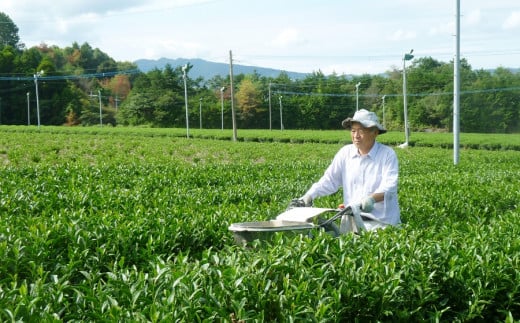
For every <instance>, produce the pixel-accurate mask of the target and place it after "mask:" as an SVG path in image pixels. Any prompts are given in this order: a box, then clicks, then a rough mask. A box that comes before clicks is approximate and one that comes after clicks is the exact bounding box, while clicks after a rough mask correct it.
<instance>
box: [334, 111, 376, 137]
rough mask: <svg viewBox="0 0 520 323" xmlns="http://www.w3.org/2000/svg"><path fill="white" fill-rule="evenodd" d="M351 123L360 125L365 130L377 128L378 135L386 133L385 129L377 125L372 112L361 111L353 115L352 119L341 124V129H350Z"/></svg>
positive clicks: (347, 119)
mask: <svg viewBox="0 0 520 323" xmlns="http://www.w3.org/2000/svg"><path fill="white" fill-rule="evenodd" d="M353 122H358V123H360V124H361V125H362V126H363V127H365V128H372V127H377V129H379V134H383V133H385V132H386V129H385V128H383V126H382V125H381V124H380V123H379V119H378V118H377V115H376V114H375V113H374V112H370V111H368V110H365V109H361V110H359V111H356V113H354V116H353V117H352V118H346V119H345V120H343V122H341V125H342V126H343V128H346V129H350V128H351V127H352V123H353Z"/></svg>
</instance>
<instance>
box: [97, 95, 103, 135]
mask: <svg viewBox="0 0 520 323" xmlns="http://www.w3.org/2000/svg"><path fill="white" fill-rule="evenodd" d="M98 99H99V125H100V126H101V127H103V111H102V110H101V90H98Z"/></svg>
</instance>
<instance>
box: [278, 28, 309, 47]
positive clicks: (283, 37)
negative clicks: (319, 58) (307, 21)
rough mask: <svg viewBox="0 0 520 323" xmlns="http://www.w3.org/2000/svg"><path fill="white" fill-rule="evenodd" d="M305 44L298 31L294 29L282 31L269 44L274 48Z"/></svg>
mask: <svg viewBox="0 0 520 323" xmlns="http://www.w3.org/2000/svg"><path fill="white" fill-rule="evenodd" d="M305 42H306V40H305V38H304V37H303V36H302V35H301V33H300V31H299V30H297V29H295V28H287V29H284V30H282V31H281V32H280V33H279V34H278V35H277V36H276V38H275V39H273V41H272V42H271V44H272V45H274V46H275V47H282V48H287V47H290V46H294V45H301V44H304V43H305Z"/></svg>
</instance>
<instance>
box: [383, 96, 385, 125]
mask: <svg viewBox="0 0 520 323" xmlns="http://www.w3.org/2000/svg"><path fill="white" fill-rule="evenodd" d="M385 98H386V95H383V127H384V128H385V129H386V120H385Z"/></svg>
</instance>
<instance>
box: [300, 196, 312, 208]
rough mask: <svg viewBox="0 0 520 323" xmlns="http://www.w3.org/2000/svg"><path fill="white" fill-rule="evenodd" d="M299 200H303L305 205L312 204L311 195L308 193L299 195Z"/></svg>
mask: <svg viewBox="0 0 520 323" xmlns="http://www.w3.org/2000/svg"><path fill="white" fill-rule="evenodd" d="M300 200H302V201H303V203H304V204H305V206H312V197H311V196H310V195H307V194H305V195H304V196H302V197H300Z"/></svg>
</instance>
